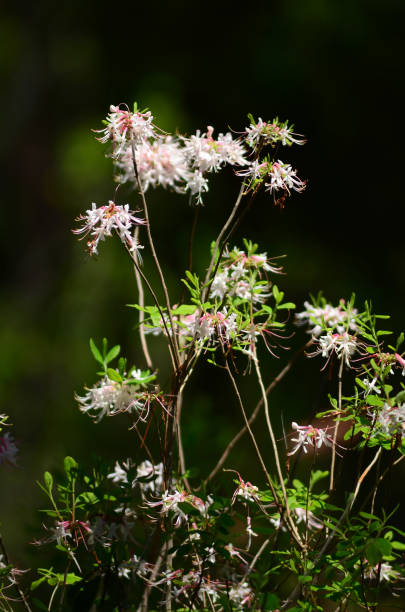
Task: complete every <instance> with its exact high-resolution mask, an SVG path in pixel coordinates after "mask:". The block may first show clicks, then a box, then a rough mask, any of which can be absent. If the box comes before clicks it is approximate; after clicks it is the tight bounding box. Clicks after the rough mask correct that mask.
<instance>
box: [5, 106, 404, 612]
mask: <svg viewBox="0 0 405 612" xmlns="http://www.w3.org/2000/svg"><path fill="white" fill-rule="evenodd" d="M104 124H105V127H104V128H103V129H102V130H97V131H96V133H97V134H98V139H99V140H100V142H101V143H104V144H106V145H107V146H108V151H107V155H108V156H110V157H111V159H112V161H113V164H114V169H115V178H116V181H117V182H118V183H128V184H130V185H131V186H132V187H133V188H134V191H135V195H134V204H131V208H133V209H134V210H131V209H130V205H129V204H120V203H118V202H116V201H109V202H108V204H107V205H102V206H99V205H98V204H95V203H93V204H92V206H91V208H90V209H88V210H87V211H86V213H85V214H83V215H81V216H80V217H79V219H78V220H77V221H78V223H79V227H78V228H77V229H74V230H73V231H74V233H75V234H77V235H79V236H80V237H81V238H84V237H86V238H87V240H88V242H87V247H88V251H89V254H90V255H94V254H97V253H98V249H99V246H100V242H102V241H104V240H106V239H107V238H111V237H113V236H116V237H117V238H118V240H120V241H121V243H122V246H123V247H124V250H125V252H126V253H127V255H128V257H129V260H130V262H131V265H132V266H133V268H134V271H135V277H136V283H137V287H138V292H139V301H138V303H137V304H133V305H131V306H132V307H133V308H134V309H135V312H136V315H137V317H138V319H139V321H138V323H139V325H138V329H139V342H140V345H141V347H142V351H143V361H142V363H140V364H137V366H134V365H130V362H129V361H128V359H126V358H125V357H122V356H120V353H121V349H120V347H119V346H118V345H117V346H113V347H112V348H109V347H108V343H107V340H105V339H104V340H103V342H102V344H101V345H97V343H96V342H94V341H93V340H92V339H91V340H90V349H91V352H92V355H93V357H94V359H95V361H96V363H97V368H98V372H97V376H98V380H97V381H96V382H95V383H94V385H93V386H92V387H90V388H87V387H86V388H85V389H84V390H83V391H79V392H77V394H76V400H77V404H78V408H79V410H80V411H81V412H83V413H84V415H87V416H88V417H90V418H92V419H94V421H95V422H99V421H101V420H103V419H108V418H110V417H115V416H117V415H119V414H122V413H126V414H127V415H128V418H129V419H130V421H131V428H132V429H134V430H135V432H136V433H137V434H138V436H139V439H140V441H141V443H140V444H141V446H140V448H141V450H142V452H143V453H144V457H143V459H142V461H141V462H139V463H136V462H135V461H134V460H133V458H131V457H129V458H125V459H123V458H119V459H117V460H116V462H115V464H114V465H108V464H106V463H105V461H104V460H103V459H102V458H101V459H100V460H99V462H98V463H97V464H96V465H93V466H92V467H91V469H90V470H89V469H86V468H85V466H81V465H78V463H77V462H76V461H75V460H74V459H73V458H72V457H66V458H65V460H64V474H63V477H61V478H58V479H57V480H55V479H54V477H53V476H52V474H51V473H50V472H46V473H45V475H44V478H43V482H42V483H41V485H40V486H41V488H42V489H43V491H44V494H45V495H46V496H47V498H48V500H49V504H50V507H49V509H48V510H46V515H47V519H46V520H45V522H44V535H43V537H42V538H41V539H40V540H39V541H37V542H36V544H37V545H38V546H49V545H53V546H55V547H56V550H57V552H58V557H57V558H58V567H56V568H54V567H51V568H39V569H38V570H37V573H38V576H37V577H35V579H34V580H33V581H32V582H31V587H30V591H31V595H32V597H31V596H30V597H28V595H27V593H26V592H24V590H23V588H22V586H21V584H22V579H20V577H19V570H17V569H16V568H15V567H13V565H12V564H10V563H9V561H8V558H7V554H6V551H5V548H4V545H3V542H2V540H1V546H2V555H1V557H0V578H1V583H0V584H1V589H2V590H1V596H2V602H3V607H4V609H12V608H10V606H11V604H10V601H11V597H10V595H9V591H10V590H11V589H12V588H15V589H17V593H15V594H14V596H15V597H17V596H18V598H19V599H21V600H22V604H23V605H24V606H25V608H26V609H28V610H30V609H31V606H35V607H36V608H37V609H48V610H53V609H59V610H64V609H66V610H81V609H83V610H114V611H115V610H117V611H118V610H137V611H139V612H146V611H147V610H161V609H164V610H167V611H170V610H207V611H209V610H211V611H214V612H220V611H225V610H233V611H236V610H252V611H253V610H308V611H311V610H323V609H336V610H347V609H349V608H350V609H354V608H352V606H353V605H357V606H359V607H360V608H364V609H366V610H376V609H377V606H380V605H381V603H382V602H383V601H384V599H385V598H387V597H390V596H396V595H398V594H399V593H400V590H401V588H402V587H401V584H402V582H401V580H403V578H404V577H405V571H404V564H403V551H404V550H405V542H404V540H403V536H404V535H405V534H404V533H402V532H401V531H400V530H399V529H398V528H397V526H396V524H395V520H396V519H395V517H393V514H392V513H391V514H387V513H386V512H385V511H384V509H383V508H382V507H381V504H380V502H379V498H378V492H379V488H380V485H381V483H382V482H383V481H384V479H385V478H386V476H387V474H388V473H390V472H391V470H392V469H393V467H394V466H395V465H397V464H398V463H400V462H401V461H402V459H403V457H404V453H405V385H404V382H403V380H404V379H403V376H404V374H405V359H404V357H403V354H401V353H400V350H401V345H402V342H403V340H404V336H403V334H401V335H400V336H399V337H398V339H397V340H392V341H391V344H385V337H386V336H389V335H390V334H391V332H387V331H384V330H380V329H379V326H378V324H379V323H380V321H381V320H384V319H385V318H387V317H384V316H380V315H376V314H374V313H373V311H372V308H371V305H370V304H369V303H366V304H365V305H364V307H363V308H360V307H359V306H357V307H355V305H354V298H351V299H350V300H348V301H345V300H343V299H342V300H341V301H340V302H339V304H338V305H336V306H333V305H332V304H330V303H328V302H327V301H326V300H325V298H324V297H323V296H322V295H319V296H318V297H316V298H312V300H311V301H307V302H305V304H304V310H302V311H301V312H298V313H296V314H295V324H296V325H297V326H304V327H305V331H306V332H307V333H308V334H309V336H308V337H306V338H305V339H304V341H303V347H302V348H301V349H300V350H298V352H297V353H295V354H294V355H293V356H292V357H291V358H290V360H289V361H288V362H287V364H286V365H285V366H284V367H283V368H282V369H281V371H280V373H279V374H278V376H276V377H275V378H274V379H273V380H271V381H268V386H267V387H266V385H265V382H264V379H265V378H266V374H265V372H263V371H262V366H261V356H262V355H263V352H264V351H268V352H269V353H270V355H271V356H279V353H280V350H279V349H280V347H282V348H285V344H286V343H287V342H288V339H289V338H290V337H291V335H292V333H293V332H294V329H295V330H296V332H297V333H298V334H299V333H300V330H299V329H297V328H295V327H294V325H293V322H292V313H293V311H294V310H295V306H294V304H293V303H292V302H289V301H287V300H286V299H285V296H284V292H283V291H282V290H281V289H280V288H279V286H278V281H277V283H276V280H277V279H278V278H279V277H280V274H281V273H282V267H281V266H280V264H279V260H278V259H277V257H274V256H268V254H267V252H264V251H262V250H261V249H259V247H258V245H256V244H254V243H253V242H251V241H249V240H247V239H245V240H244V241H243V244H241V245H237V246H234V245H233V243H232V241H231V238H232V236H233V234H234V232H235V229H236V228H237V227H238V224H239V223H240V221H241V219H242V218H243V216H244V214H246V213H247V212H248V211H249V210H250V208H251V205H252V203H253V201H254V198H255V197H256V195H257V193H258V191H259V190H263V191H264V192H267V193H268V194H269V195H270V196H271V197H272V200H273V202H274V203H275V204H278V205H280V206H284V205H285V202H286V198H287V197H288V196H290V195H291V194H292V192H293V191H295V192H301V191H302V190H303V189H304V188H305V182H304V181H302V180H301V179H299V178H298V176H297V172H296V170H294V169H293V168H292V166H291V165H290V164H288V163H286V162H283V161H281V160H280V159H279V157H278V156H279V155H281V152H280V151H281V150H282V148H283V147H289V146H292V145H294V144H298V145H302V144H304V140H303V139H302V137H300V136H299V135H298V134H296V133H295V132H294V131H293V127H292V126H290V125H289V124H288V123H287V122H281V121H279V119H277V118H276V119H274V120H273V121H267V122H264V121H263V120H262V119H258V120H257V121H256V120H255V119H254V118H253V117H250V124H249V126H247V127H246V129H245V130H244V131H243V132H240V133H239V134H238V135H237V136H236V137H235V136H234V135H233V134H232V133H230V132H228V133H226V134H221V133H220V134H218V136H217V137H214V133H215V131H214V128H213V127H211V126H208V127H207V129H206V131H205V132H201V131H200V130H197V132H196V133H195V135H192V136H190V137H186V136H181V135H177V136H172V135H168V134H167V133H165V132H163V131H162V130H160V129H159V128H158V127H157V126H156V125H155V123H154V119H153V116H152V114H151V112H150V111H149V110H143V111H140V110H139V109H138V107H137V106H136V105H135V107H134V109H133V111H130V110H129V109H128V108H127V107H124V106H111V108H110V113H109V114H108V115H107V118H106V120H105V122H104ZM226 165H230V166H231V167H232V168H233V170H234V174H235V176H236V177H237V179H236V180H238V181H239V182H240V189H239V194H238V197H237V199H236V202H235V203H234V205H233V208H232V209H231V211H230V213H229V217H228V219H227V221H226V223H225V225H224V227H223V228H222V229H221V231H220V232H219V234H218V237H217V239H216V240H215V241H214V242H213V243H212V244H211V250H210V252H209V251H208V249H207V266H206V269H205V271H203V270H186V271H185V272H184V274H183V275H182V276H183V278H182V279H181V280H182V284H181V283H180V282H179V287H178V289H180V288H181V287H182V285H183V289H185V291H183V293H182V297H181V298H179V295H180V293H181V291H180V290H179V295H178V296H176V298H177V299H178V301H177V302H175V301H173V300H172V299H171V298H170V296H169V289H168V287H167V284H166V281H165V275H164V271H163V269H162V266H161V263H160V260H159V257H158V253H157V248H156V247H155V243H154V240H153V237H152V228H151V225H150V220H149V209H148V202H147V198H146V193H147V192H148V190H150V189H151V188H157V187H163V188H167V189H172V190H174V191H175V192H177V193H179V194H185V195H187V196H188V200H189V203H190V204H191V205H193V206H194V207H196V210H198V207H201V205H202V204H203V199H204V194H205V193H206V192H207V191H208V190H209V179H210V174H211V173H213V172H219V171H220V170H221V169H222V168H224V167H225V166H226ZM135 209H136V210H135ZM194 229H195V228H194ZM194 229H193V234H194ZM141 243H142V244H141ZM141 249H144V251H143V253H144V257H145V258H151V259H152V260H153V262H154V265H155V266H156V270H157V273H158V279H159V282H160V287H159V288H157V287H155V286H153V285H152V283H151V281H150V280H149V279H148V278H147V276H146V275H145V273H144V271H143V267H142V259H141V257H140V253H139V251H140V250H141ZM190 249H192V242H191V243H190ZM189 259H190V261H191V257H190V258H189ZM201 275H202V276H201ZM160 290H161V291H162V294H163V296H164V300H163V301H160V300H159V299H158V297H157V294H158V292H160ZM145 296H147V299H146V298H145ZM159 334H161V335H162V336H163V338H164V339H165V342H166V345H167V357H168V360H169V361H170V364H171V378H170V381H169V383H166V384H165V382H164V381H162V380H160V378H159V373H158V372H157V370H156V367H155V363H154V358H153V342H154V336H156V335H159ZM303 353H305V354H306V355H307V356H308V357H318V358H319V359H318V361H319V369H321V370H325V369H327V371H328V374H329V377H330V379H331V381H332V379H333V382H331V385H332V387H331V388H333V389H334V391H333V393H331V394H330V396H329V403H330V406H329V408H328V410H326V411H324V412H322V413H320V414H317V415H315V416H313V418H312V419H311V420H312V422H311V423H308V422H306V419H305V415H303V416H302V421H301V422H300V423H296V422H295V421H292V422H291V424H290V426H289V427H288V431H287V432H286V434H285V445H284V447H283V445H282V444H280V441H278V440H277V439H276V437H275V433H274V429H273V421H274V419H275V412H276V410H277V409H276V408H275V407H274V408H273V407H272V408H270V405H269V400H268V397H269V395H270V393H271V391H272V390H273V389H274V387H275V386H276V385H277V384H279V383H280V381H281V380H282V379H283V378H284V376H285V375H286V374H287V373H288V372H289V371H290V370H291V368H292V367H294V366H295V363H296V362H297V360H298V359H299V357H300V356H301V355H302V354H303ZM203 359H206V360H208V361H209V362H210V363H211V364H213V366H216V367H219V368H220V369H221V371H222V372H223V376H224V377H225V378H226V379H227V380H228V381H229V383H230V389H231V390H232V393H233V401H234V402H235V404H236V405H237V407H238V410H239V412H240V414H241V418H242V419H243V422H244V425H243V427H242V429H241V430H240V432H239V433H238V434H237V435H236V436H235V438H234V439H233V440H230V441H229V444H228V446H227V447H226V448H225V450H224V452H223V454H222V456H221V457H219V458H218V459H217V462H216V465H215V466H214V467H213V468H212V469H211V472H210V473H207V474H205V478H204V479H203V480H202V481H201V480H198V479H197V478H196V477H195V476H193V470H192V469H190V468H188V463H189V461H190V460H191V459H192V458H189V457H185V454H184V450H183V445H182V435H183V434H182V423H181V412H182V410H183V411H184V410H192V407H191V406H188V405H187V404H186V402H185V401H183V399H184V392H185V389H186V388H188V387H189V386H190V385H192V378H193V373H194V369H195V367H196V364H197V362H198V361H200V360H203ZM314 369H315V370H317V369H318V367H317V366H315V367H314ZM243 375H250V376H253V377H255V379H256V381H257V385H258V388H259V391H260V400H259V402H258V403H257V405H256V406H255V407H253V409H252V405H251V400H250V398H248V397H243V394H242V391H241V389H240V379H241V377H242V376H243ZM183 404H184V405H183ZM261 413H264V422H265V427H266V431H267V434H268V437H269V444H268V446H269V447H270V448H271V451H272V462H271V463H270V464H268V463H267V461H265V459H264V455H263V448H261V447H260V445H259V443H258V441H257V439H256V436H255V433H254V431H253V424H254V422H255V421H256V419H257V418H258V416H259V415H260V414H261ZM5 422H6V418H5V417H4V416H1V419H0V424H1V425H4V424H5ZM245 433H248V435H249V437H250V442H251V452H252V462H253V461H256V462H257V466H258V468H259V471H258V472H257V475H256V478H255V483H254V484H252V483H251V482H248V481H246V480H245V479H244V478H243V475H241V474H239V473H238V472H236V471H235V470H233V469H232V467H231V464H230V463H229V457H230V453H231V450H232V449H233V447H234V446H235V444H237V442H238V440H239V439H240V438H241V437H242V436H243V435H244V434H245ZM153 436H155V437H156V438H157V439H159V440H160V449H161V453H160V456H159V457H155V456H154V455H153V453H152V452H151V449H150V448H149V446H148V440H150V439H151V438H152V437H153ZM355 454H356V455H357V464H358V468H357V471H356V472H354V471H353V478H352V484H351V490H349V491H342V490H339V486H338V485H339V484H340V483H339V475H340V473H341V470H342V466H343V464H344V462H349V463H350V459H351V457H353V456H354V455H355ZM15 456H16V447H15V445H14V442H13V438H12V437H11V436H10V435H9V434H8V433H6V434H3V436H2V437H0V463H2V464H3V463H9V464H15ZM304 457H308V459H309V460H310V461H309V462H308V463H307V466H308V477H307V478H306V479H305V482H303V481H302V480H300V479H298V478H297V477H296V475H295V471H296V467H297V465H298V463H299V462H300V460H301V459H304ZM325 461H326V462H327V465H328V469H327V470H324V469H320V466H321V467H322V466H325ZM224 466H227V467H226V469H225V468H224ZM220 471H224V472H225V476H226V477H227V478H228V481H227V484H228V488H227V490H223V489H221V488H220V487H219V486H218V485H217V484H216V482H215V478H216V476H217V475H218V473H219V472H220ZM365 481H367V482H368V485H367V487H364V486H363V483H364V482H365ZM365 488H367V489H368V494H366V495H363V493H364V489H365ZM360 490H362V495H360ZM45 587H46V588H45ZM36 589H38V591H36ZM36 592H37V593H39V594H40V595H38V596H36ZM336 606H337V607H336Z"/></svg>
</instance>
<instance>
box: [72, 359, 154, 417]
mask: <svg viewBox="0 0 405 612" xmlns="http://www.w3.org/2000/svg"><path fill="white" fill-rule="evenodd" d="M113 376H114V378H116V379H117V380H114V379H113V378H112V377H113ZM153 378H154V376H153V375H150V373H149V371H148V370H145V372H141V371H140V370H137V369H134V370H132V372H131V373H130V376H129V377H125V378H122V377H121V375H120V374H119V373H118V372H117V371H116V370H112V369H109V370H108V374H106V375H105V376H103V377H102V378H101V379H100V380H99V381H98V382H97V383H96V384H95V385H93V387H91V388H87V387H86V391H87V393H86V394H85V395H83V396H79V395H76V396H75V398H76V400H77V402H78V404H79V410H80V411H81V412H83V413H85V414H88V415H89V416H90V417H91V418H93V419H95V421H96V422H98V421H100V420H101V419H102V418H104V417H106V416H114V415H116V414H119V413H122V412H127V413H130V414H131V413H136V414H137V415H138V416H139V418H141V419H143V418H145V415H144V413H145V414H146V416H147V415H148V414H149V407H150V403H151V401H154V400H156V401H158V402H159V403H161V404H162V401H161V400H160V397H159V394H158V393H155V394H150V393H147V392H145V391H143V390H141V389H143V387H145V385H146V384H147V382H149V381H150V380H152V379H153ZM162 405H163V404H162Z"/></svg>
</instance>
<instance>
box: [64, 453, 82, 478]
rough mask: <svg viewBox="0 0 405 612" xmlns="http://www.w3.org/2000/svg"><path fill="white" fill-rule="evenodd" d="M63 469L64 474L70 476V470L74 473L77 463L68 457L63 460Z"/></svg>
mask: <svg viewBox="0 0 405 612" xmlns="http://www.w3.org/2000/svg"><path fill="white" fill-rule="evenodd" d="M63 467H64V468H65V472H66V474H68V475H70V474H71V472H72V470H75V471H76V470H77V469H78V467H79V464H78V463H77V461H75V459H73V457H69V455H68V456H67V457H65V458H64V460H63Z"/></svg>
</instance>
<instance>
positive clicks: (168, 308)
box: [131, 138, 180, 368]
mask: <svg viewBox="0 0 405 612" xmlns="http://www.w3.org/2000/svg"><path fill="white" fill-rule="evenodd" d="M131 151H132V163H133V167H134V172H135V177H136V180H137V183H138V187H139V195H140V196H141V200H142V205H143V209H144V213H145V218H146V233H147V235H148V241H149V246H150V249H151V251H152V257H153V260H154V262H155V266H156V269H157V271H158V274H159V278H160V282H161V285H162V288H163V293H164V296H165V301H166V307H167V314H168V317H169V321H170V326H171V328H172V332H173V357H174V361H175V363H176V368H179V365H180V358H179V352H178V347H177V339H176V335H175V327H174V323H173V318H172V313H171V302H170V298H169V292H168V290H167V286H166V282H165V278H164V276H163V272H162V268H161V267H160V263H159V259H158V256H157V254H156V250H155V245H154V243H153V239H152V233H151V230H150V219H149V211H148V205H147V203H146V198H145V192H144V190H143V187H142V182H141V180H140V178H139V174H138V167H137V165H136V157H135V145H134V139H133V138H131Z"/></svg>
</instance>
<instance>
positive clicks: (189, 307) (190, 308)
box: [172, 304, 197, 315]
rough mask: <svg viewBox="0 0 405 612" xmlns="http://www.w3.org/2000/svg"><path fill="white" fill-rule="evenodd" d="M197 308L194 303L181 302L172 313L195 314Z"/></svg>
mask: <svg viewBox="0 0 405 612" xmlns="http://www.w3.org/2000/svg"><path fill="white" fill-rule="evenodd" d="M196 309H197V306H194V305H193V304H181V306H178V307H177V308H174V309H173V310H172V314H174V315H190V314H193V313H194V312H195V311H196Z"/></svg>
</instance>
